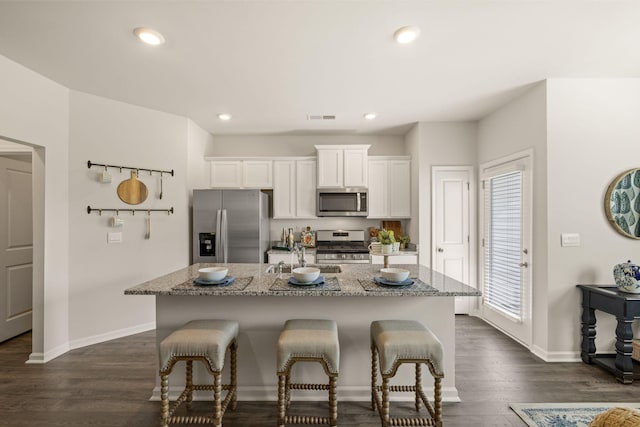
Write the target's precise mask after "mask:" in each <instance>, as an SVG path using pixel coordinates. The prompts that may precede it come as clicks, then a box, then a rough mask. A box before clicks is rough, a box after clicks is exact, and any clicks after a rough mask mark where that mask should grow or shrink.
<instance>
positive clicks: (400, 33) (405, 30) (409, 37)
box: [393, 25, 420, 44]
mask: <svg viewBox="0 0 640 427" xmlns="http://www.w3.org/2000/svg"><path fill="white" fill-rule="evenodd" d="M419 35H420V28H418V27H415V26H413V25H409V26H407V27H402V28H398V29H397V30H396V32H395V33H393V38H394V39H396V42H398V43H400V44H407V43H411V42H412V41H414V40H415V39H417V38H418V36H419Z"/></svg>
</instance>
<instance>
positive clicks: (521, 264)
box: [519, 262, 529, 268]
mask: <svg viewBox="0 0 640 427" xmlns="http://www.w3.org/2000/svg"><path fill="white" fill-rule="evenodd" d="M519 265H520V267H525V268H527V267H529V263H528V262H521V263H520V264H519Z"/></svg>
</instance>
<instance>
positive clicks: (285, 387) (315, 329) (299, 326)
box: [277, 319, 340, 427]
mask: <svg viewBox="0 0 640 427" xmlns="http://www.w3.org/2000/svg"><path fill="white" fill-rule="evenodd" d="M277 359H278V427H284V425H285V423H294V424H328V425H330V426H337V425H338V401H337V399H336V381H337V379H338V370H339V363H340V344H339V342H338V326H337V325H336V322H334V321H333V320H320V319H292V320H287V321H286V322H285V324H284V329H283V330H282V332H281V333H280V337H279V338H278V357H277ZM296 362H319V363H320V364H321V365H322V367H323V368H324V372H325V373H326V374H327V376H328V377H329V384H292V383H291V368H292V367H293V365H294V364H295V363H296ZM291 390H329V412H330V414H329V416H328V417H311V416H287V414H286V412H287V408H288V407H289V405H290V404H291Z"/></svg>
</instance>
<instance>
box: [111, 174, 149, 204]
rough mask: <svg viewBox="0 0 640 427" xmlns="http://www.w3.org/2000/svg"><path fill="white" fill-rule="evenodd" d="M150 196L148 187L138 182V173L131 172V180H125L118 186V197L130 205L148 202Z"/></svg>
mask: <svg viewBox="0 0 640 427" xmlns="http://www.w3.org/2000/svg"><path fill="white" fill-rule="evenodd" d="M148 195H149V191H148V190H147V186H146V185H144V183H143V182H141V181H139V180H138V174H137V172H136V171H131V178H129V179H125V180H124V181H122V182H121V183H120V184H119V185H118V197H120V200H122V201H123V202H125V203H127V204H129V205H139V204H140V203H142V202H144V201H145V200H147V196H148Z"/></svg>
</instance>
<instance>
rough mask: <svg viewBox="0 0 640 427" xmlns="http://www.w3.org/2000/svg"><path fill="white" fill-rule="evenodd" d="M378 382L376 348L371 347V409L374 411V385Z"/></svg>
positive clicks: (375, 386) (375, 391)
mask: <svg viewBox="0 0 640 427" xmlns="http://www.w3.org/2000/svg"><path fill="white" fill-rule="evenodd" d="M377 380H378V354H377V353H376V347H375V346H374V345H372V346H371V409H372V410H375V409H376V393H377V390H376V389H377V387H378V385H377V384H376V383H377Z"/></svg>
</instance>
